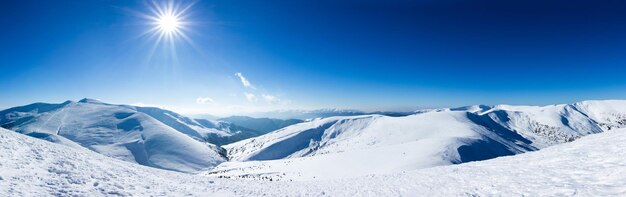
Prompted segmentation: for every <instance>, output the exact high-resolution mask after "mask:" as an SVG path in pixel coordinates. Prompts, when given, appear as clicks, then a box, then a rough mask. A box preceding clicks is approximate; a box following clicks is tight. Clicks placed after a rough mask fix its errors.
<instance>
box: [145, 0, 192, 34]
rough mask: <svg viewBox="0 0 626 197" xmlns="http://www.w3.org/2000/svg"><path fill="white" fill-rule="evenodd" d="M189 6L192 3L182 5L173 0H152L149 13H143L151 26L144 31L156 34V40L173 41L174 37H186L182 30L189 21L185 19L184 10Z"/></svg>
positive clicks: (186, 26) (185, 28)
mask: <svg viewBox="0 0 626 197" xmlns="http://www.w3.org/2000/svg"><path fill="white" fill-rule="evenodd" d="M191 6H192V4H190V5H187V6H182V5H180V4H176V3H175V2H174V1H162V2H156V1H152V4H151V5H150V11H151V14H146V15H144V17H145V18H147V19H149V20H150V21H149V23H150V24H152V28H151V29H149V30H148V31H147V32H146V33H151V34H152V35H156V36H157V41H158V42H160V41H173V40H174V39H176V38H183V39H187V38H186V36H185V33H184V31H185V30H187V28H188V26H189V24H190V23H189V22H188V21H187V17H188V16H187V14H186V11H187V10H188V9H189V8H190V7H191Z"/></svg>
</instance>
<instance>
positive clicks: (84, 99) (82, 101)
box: [78, 98, 103, 103]
mask: <svg viewBox="0 0 626 197" xmlns="http://www.w3.org/2000/svg"><path fill="white" fill-rule="evenodd" d="M78 102H79V103H103V102H102V101H100V100H99V99H92V98H83V99H80V101H78Z"/></svg>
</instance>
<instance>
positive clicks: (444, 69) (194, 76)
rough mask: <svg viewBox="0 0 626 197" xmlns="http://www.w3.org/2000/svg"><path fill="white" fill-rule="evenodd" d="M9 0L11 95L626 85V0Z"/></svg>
mask: <svg viewBox="0 0 626 197" xmlns="http://www.w3.org/2000/svg"><path fill="white" fill-rule="evenodd" d="M2 4H3V6H1V7H2V8H0V9H1V11H2V12H0V14H1V15H2V17H0V26H2V27H3V31H0V43H2V44H0V89H1V90H2V92H1V93H0V98H2V99H1V100H0V101H1V102H0V108H1V109H4V108H8V107H13V106H18V105H24V104H29V103H33V102H59V103H60V102H63V101H65V100H79V99H81V98H85V97H87V98H97V99H101V100H103V101H104V102H108V103H119V104H134V105H148V106H159V107H163V108H167V109H171V110H175V111H177V112H180V113H185V114H201V113H206V114H215V115H229V114H230V115H232V114H241V113H252V112H260V111H273V110H288V109H317V108H341V109H358V110H364V111H376V110H388V111H409V110H414V109H417V108H429V107H454V106H464V105H473V104H487V105H495V104H526V105H545V104H557V103H573V102H577V101H581V100H590V99H626V77H625V74H624V73H626V66H624V65H626V64H625V63H626V58H625V57H624V54H625V52H626V37H624V35H626V26H625V25H624V24H626V2H621V1H608V0H607V1H553V0H551V1H538V0H537V1H534V0H533V1H505V2H504V1H495V0H494V1H473V2H465V1H402V0H397V1H384V3H383V1H373V0H366V1H354V0H346V1H311V2H293V1H274V0H272V1H262V2H248V3H246V4H242V3H240V2H233V1H69V0H61V1H32V0H25V1H4V2H3V3H2ZM163 8H165V9H163Z"/></svg>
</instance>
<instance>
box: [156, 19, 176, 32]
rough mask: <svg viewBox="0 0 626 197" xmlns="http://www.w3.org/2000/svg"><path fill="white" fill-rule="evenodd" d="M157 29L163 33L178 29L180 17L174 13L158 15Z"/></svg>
mask: <svg viewBox="0 0 626 197" xmlns="http://www.w3.org/2000/svg"><path fill="white" fill-rule="evenodd" d="M158 24H159V29H160V30H161V31H162V32H164V33H171V32H175V31H178V28H179V27H180V19H178V18H177V17H176V16H174V15H165V16H160V17H159V21H158Z"/></svg>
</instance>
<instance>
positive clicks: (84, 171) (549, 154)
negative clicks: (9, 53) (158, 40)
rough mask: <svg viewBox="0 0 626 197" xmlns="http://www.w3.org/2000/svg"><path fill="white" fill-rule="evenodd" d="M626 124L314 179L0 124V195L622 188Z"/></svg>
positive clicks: (610, 192)
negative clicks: (200, 163) (279, 176)
mask: <svg viewBox="0 0 626 197" xmlns="http://www.w3.org/2000/svg"><path fill="white" fill-rule="evenodd" d="M624 141H626V129H617V130H615V131H610V132H605V133H601V134H596V135H591V136H588V137H583V138H582V139H580V140H576V141H575V142H571V143H566V144H562V145H556V146H552V147H548V148H545V149H543V150H539V151H536V152H531V153H526V154H521V155H515V156H510V157H501V158H496V159H492V160H488V161H480V162H471V163H465V164H460V165H451V166H441V167H434V168H427V169H422V170H415V171H407V172H402V173H393V174H384V175H375V176H366V177H358V178H350V179H336V180H315V181H293V182H289V181H273V182H269V181H247V180H230V179H215V178H210V177H204V176H200V175H190V174H183V173H177V172H171V171H163V170H158V169H154V168H147V167H143V166H139V165H135V164H132V163H127V162H122V161H118V160H114V159H110V158H108V157H104V156H102V155H99V154H96V153H93V152H91V151H86V150H80V149H73V148H68V147H67V146H63V145H58V144H53V143H48V142H45V141H42V140H38V139H34V138H30V137H27V136H24V135H20V134H17V133H15V132H12V131H8V130H4V129H1V128H0V161H2V162H0V196H114V195H117V196H122V195H123V196H129V195H135V196H152V195H160V196H178V195H190V196H416V195H420V196H421V195H424V196H572V195H580V196H623V195H626V178H625V177H624V176H623V174H625V173H626V161H625V160H624V159H623V158H626V144H625V143H623V142H624Z"/></svg>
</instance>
